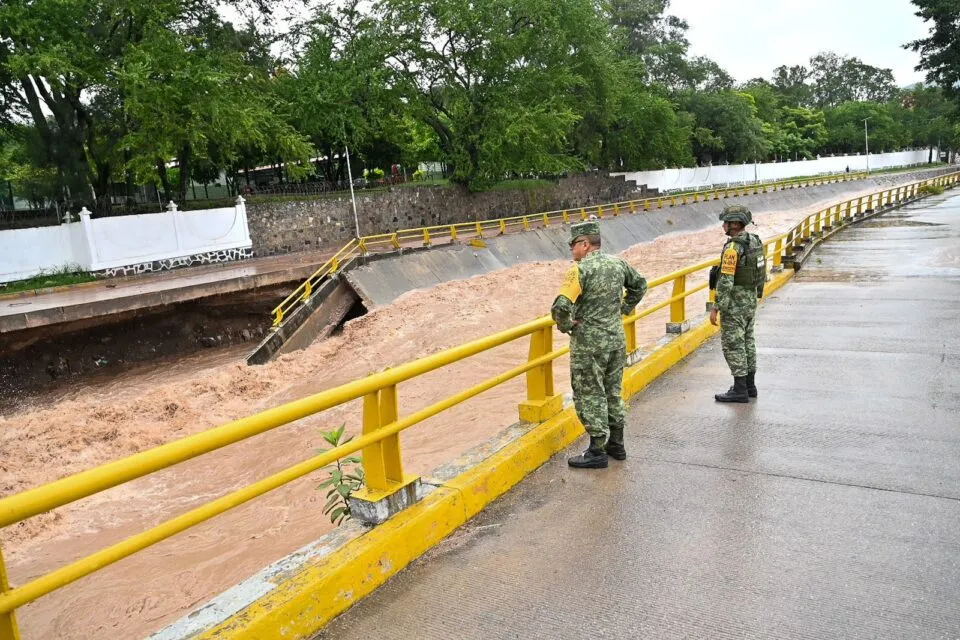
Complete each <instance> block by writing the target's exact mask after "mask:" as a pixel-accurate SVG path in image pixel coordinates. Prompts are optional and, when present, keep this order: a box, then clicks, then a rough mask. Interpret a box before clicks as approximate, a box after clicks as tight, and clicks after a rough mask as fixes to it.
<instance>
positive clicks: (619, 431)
mask: <svg viewBox="0 0 960 640" xmlns="http://www.w3.org/2000/svg"><path fill="white" fill-rule="evenodd" d="M603 450H604V451H606V452H607V455H608V456H610V457H611V458H613V459H614V460H626V459H627V450H626V449H625V448H624V446H623V427H610V439H609V440H607V446H605V447H604V448H603Z"/></svg>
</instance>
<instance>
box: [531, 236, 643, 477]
mask: <svg viewBox="0 0 960 640" xmlns="http://www.w3.org/2000/svg"><path fill="white" fill-rule="evenodd" d="M570 252H571V253H572V254H573V259H574V265H573V266H572V267H571V268H570V270H569V271H567V276H566V279H565V280H564V283H563V287H561V289H560V293H559V294H558V295H557V297H556V299H555V300H554V302H553V307H552V308H551V309H550V313H551V315H552V316H553V319H554V320H555V321H556V323H557V328H558V329H560V331H562V332H563V333H567V334H570V384H571V386H572V387H573V404H574V406H575V407H576V410H577V416H578V417H579V418H580V422H582V423H583V426H584V428H585V429H586V431H587V433H588V434H589V436H590V446H589V447H588V448H587V450H586V451H584V452H583V453H582V454H580V455H578V456H574V457H572V458H570V459H569V460H568V461H567V462H568V464H569V465H570V466H571V467H576V468H581V469H602V468H604V467H606V466H607V456H608V455H609V456H610V457H612V458H614V459H615V460H625V459H626V458H627V451H626V449H625V448H624V441H623V427H624V418H625V413H626V412H625V408H624V405H623V397H622V385H623V366H624V361H625V359H626V348H627V342H626V337H625V335H624V332H623V318H622V316H624V315H629V314H631V313H633V310H634V308H635V307H636V306H637V303H639V302H640V300H641V299H642V298H643V295H644V294H645V293H646V291H647V281H646V280H645V279H644V278H643V276H641V275H640V274H639V273H637V270H636V269H634V268H633V267H631V266H630V265H629V264H627V261H626V260H624V259H623V258H620V257H618V256H612V255H609V254H606V253H603V252H602V251H601V250H600V223H599V222H598V221H596V220H588V221H586V222H581V223H579V224H575V225H573V226H571V227H570Z"/></svg>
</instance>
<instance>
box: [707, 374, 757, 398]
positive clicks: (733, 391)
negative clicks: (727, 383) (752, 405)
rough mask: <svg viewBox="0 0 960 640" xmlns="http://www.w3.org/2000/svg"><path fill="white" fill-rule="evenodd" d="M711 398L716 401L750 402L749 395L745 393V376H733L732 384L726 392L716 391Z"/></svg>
mask: <svg viewBox="0 0 960 640" xmlns="http://www.w3.org/2000/svg"><path fill="white" fill-rule="evenodd" d="M713 398H714V399H715V400H716V401H717V402H750V396H748V395H747V377H746V376H734V377H733V386H732V387H730V388H729V389H728V390H727V392H726V393H718V394H716V395H715V396H713Z"/></svg>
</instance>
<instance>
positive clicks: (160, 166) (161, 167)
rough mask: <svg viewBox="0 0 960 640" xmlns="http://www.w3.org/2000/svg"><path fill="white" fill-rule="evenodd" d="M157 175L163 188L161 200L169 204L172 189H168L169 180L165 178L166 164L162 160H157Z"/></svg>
mask: <svg viewBox="0 0 960 640" xmlns="http://www.w3.org/2000/svg"><path fill="white" fill-rule="evenodd" d="M157 173H158V174H159V175H160V185H161V186H162V187H163V199H164V200H166V201H167V202H169V201H170V198H171V196H172V195H173V189H172V188H170V178H168V177H167V163H166V162H164V161H163V159H159V160H157ZM164 206H165V205H164Z"/></svg>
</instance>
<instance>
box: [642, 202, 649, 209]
mask: <svg viewBox="0 0 960 640" xmlns="http://www.w3.org/2000/svg"><path fill="white" fill-rule="evenodd" d="M643 210H644V211H650V200H644V201H643Z"/></svg>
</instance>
